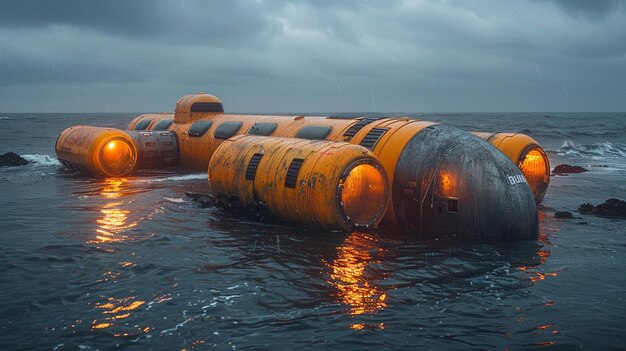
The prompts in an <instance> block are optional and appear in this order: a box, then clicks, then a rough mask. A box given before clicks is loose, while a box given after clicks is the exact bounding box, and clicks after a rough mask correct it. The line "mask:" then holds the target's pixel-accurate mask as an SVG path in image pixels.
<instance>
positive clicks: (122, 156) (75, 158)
mask: <svg viewBox="0 0 626 351" xmlns="http://www.w3.org/2000/svg"><path fill="white" fill-rule="evenodd" d="M55 149H56V153H57V158H58V159H59V161H60V162H61V163H62V164H64V165H65V166H66V167H68V168H70V169H73V170H76V171H79V172H81V173H85V174H89V175H95V176H112V177H115V176H125V175H128V174H130V173H131V172H132V171H133V169H134V168H135V164H136V162H137V148H136V147H135V144H134V142H133V139H132V137H131V136H130V135H128V134H127V133H125V132H123V131H121V130H117V129H112V128H99V127H89V126H75V127H71V128H68V129H66V130H64V131H63V132H62V133H61V135H60V136H59V138H58V139H57V142H56V145H55Z"/></svg>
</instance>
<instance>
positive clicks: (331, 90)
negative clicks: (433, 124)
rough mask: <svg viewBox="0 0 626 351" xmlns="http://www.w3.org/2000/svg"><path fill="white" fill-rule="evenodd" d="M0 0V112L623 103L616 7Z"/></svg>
mask: <svg viewBox="0 0 626 351" xmlns="http://www.w3.org/2000/svg"><path fill="white" fill-rule="evenodd" d="M556 4H557V5H558V2H557V3H556ZM3 5H4V7H5V9H4V11H3V12H1V13H0V111H3V110H4V111H11V110H25V109H31V111H33V110H41V111H53V110H54V111H67V110H68V109H72V110H76V111H86V110H93V111H98V110H100V111H109V110H111V109H113V110H134V111H142V110H143V111H161V110H171V107H172V106H173V104H174V102H175V101H176V99H177V98H178V97H179V96H180V95H183V94H187V93H190V92H198V91H205V92H211V93H214V94H216V95H218V96H220V97H221V98H222V99H223V100H224V102H225V104H226V108H227V110H229V111H240V112H244V111H250V112H264V111H265V112H280V111H286V112H312V111H320V112H321V111H329V112H339V111H362V112H368V111H374V110H377V111H409V112H410V111H428V110H430V111H433V110H438V111H459V110H460V111H467V110H474V111H476V110H479V111H480V110H500V111H502V110H526V111H528V110H580V109H585V110H592V109H613V110H615V109H626V106H625V105H624V102H623V101H625V100H626V99H624V98H623V96H624V95H625V94H626V82H624V81H623V79H620V77H623V76H624V74H625V73H626V15H625V14H624V12H623V11H622V10H620V9H621V8H622V7H620V6H621V5H619V4H618V5H619V6H618V5H611V6H613V7H612V9H611V10H610V11H611V12H602V11H600V12H598V13H605V14H606V15H603V16H604V17H602V20H601V21H599V20H594V21H586V20H580V19H581V17H580V16H579V15H574V16H572V15H570V14H576V13H577V12H575V11H574V10H572V11H574V12H564V11H563V10H562V9H560V8H557V7H556V6H553V5H551V4H547V3H546V1H545V0H525V1H520V2H515V3H514V4H512V3H510V2H502V1H498V0H486V1H482V2H480V3H477V2H473V1H466V0H447V1H425V0H424V1H364V2H352V1H327V0H324V1H321V2H320V1H313V0H298V1H291V2H281V1H269V0H265V1H261V0H259V1H245V2H243V1H241V2H240V1H229V2H216V3H214V2H206V3H205V2H196V1H190V0H185V1H177V2H165V1H150V2H148V1H138V2H130V1H129V2H121V1H109V2H84V1H71V0H68V1H57V2H48V1H24V2H7V3H6V4H3ZM512 5H515V6H512ZM558 6H561V5H558ZM571 6H574V5H571ZM615 6H617V7H615ZM574 8H575V7H572V9H574ZM576 11H579V10H576ZM580 11H582V10H580ZM585 11H586V13H596V12H593V11H595V10H589V9H588V10H585ZM609 14H610V15H609ZM581 16H582V15H581ZM594 16H598V15H594ZM564 85H566V86H567V90H568V93H569V96H568V97H566V96H563V94H562V91H563V88H562V87H563V86H564ZM32 93H37V94H41V95H42V96H41V98H40V99H38V100H37V101H39V105H37V104H36V103H32V102H29V103H30V105H26V104H24V101H23V100H21V99H25V98H23V97H24V96H32ZM26 106H27V107H26Z"/></svg>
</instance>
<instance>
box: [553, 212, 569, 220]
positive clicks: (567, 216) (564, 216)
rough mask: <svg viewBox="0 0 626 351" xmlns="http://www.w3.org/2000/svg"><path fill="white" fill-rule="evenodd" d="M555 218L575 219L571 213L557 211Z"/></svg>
mask: <svg viewBox="0 0 626 351" xmlns="http://www.w3.org/2000/svg"><path fill="white" fill-rule="evenodd" d="M554 218H574V216H573V215H572V213H571V212H570V211H556V212H555V213H554Z"/></svg>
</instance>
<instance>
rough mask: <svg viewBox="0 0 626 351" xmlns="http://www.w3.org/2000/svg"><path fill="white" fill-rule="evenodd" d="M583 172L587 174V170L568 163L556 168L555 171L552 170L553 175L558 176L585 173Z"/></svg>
mask: <svg viewBox="0 0 626 351" xmlns="http://www.w3.org/2000/svg"><path fill="white" fill-rule="evenodd" d="M583 172H587V170H586V169H584V168H582V167H580V166H572V165H568V164H566V163H564V164H562V165H558V166H556V167H554V169H553V170H552V173H554V174H558V175H562V174H569V173H583Z"/></svg>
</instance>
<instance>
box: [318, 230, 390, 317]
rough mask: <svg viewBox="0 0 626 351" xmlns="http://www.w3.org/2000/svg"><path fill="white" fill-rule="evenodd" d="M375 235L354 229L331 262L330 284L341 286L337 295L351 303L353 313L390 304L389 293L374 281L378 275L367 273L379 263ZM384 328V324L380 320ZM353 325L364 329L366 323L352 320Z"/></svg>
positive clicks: (373, 311) (377, 308)
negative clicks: (369, 267)
mask: <svg viewBox="0 0 626 351" xmlns="http://www.w3.org/2000/svg"><path fill="white" fill-rule="evenodd" d="M375 244H376V241H375V239H374V238H373V237H371V236H369V235H368V234H365V233H359V232H354V233H351V234H350V235H349V236H348V237H347V238H346V239H345V240H344V242H343V244H342V245H341V246H340V247H338V248H337V254H338V255H337V258H336V259H335V260H334V261H333V262H332V264H329V263H326V265H327V266H328V267H329V268H330V269H331V272H332V273H331V274H330V278H331V279H330V280H329V284H331V285H332V286H334V287H335V288H336V289H337V290H338V298H339V299H340V301H341V302H343V303H344V304H346V305H348V306H350V314H351V315H360V314H364V313H375V312H377V311H379V310H381V309H384V308H385V307H387V303H386V299H387V294H386V293H385V291H383V290H382V289H380V288H378V287H377V286H376V285H375V278H374V277H370V276H368V274H367V272H366V268H367V266H368V265H370V264H372V263H377V262H378V261H376V260H374V259H373V257H372V254H373V253H374V254H376V253H380V252H381V251H382V249H381V248H379V247H377V246H376V245H375ZM380 326H381V328H384V325H383V324H380ZM351 327H352V328H353V329H363V328H364V327H365V325H364V324H353V325H352V326H351Z"/></svg>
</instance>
